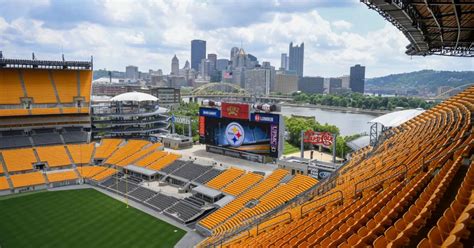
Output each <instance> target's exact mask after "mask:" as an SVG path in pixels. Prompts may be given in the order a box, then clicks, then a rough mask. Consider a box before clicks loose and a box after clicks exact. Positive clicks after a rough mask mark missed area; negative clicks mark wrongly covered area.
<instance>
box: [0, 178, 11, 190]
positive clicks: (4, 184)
mask: <svg viewBox="0 0 474 248" xmlns="http://www.w3.org/2000/svg"><path fill="white" fill-rule="evenodd" d="M8 189H10V185H9V184H8V181H7V177H0V191H1V190H8Z"/></svg>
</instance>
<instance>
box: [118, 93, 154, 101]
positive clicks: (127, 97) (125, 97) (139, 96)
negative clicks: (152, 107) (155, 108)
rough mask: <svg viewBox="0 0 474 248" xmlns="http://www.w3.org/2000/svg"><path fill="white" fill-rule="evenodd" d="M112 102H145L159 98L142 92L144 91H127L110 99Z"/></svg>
mask: <svg viewBox="0 0 474 248" xmlns="http://www.w3.org/2000/svg"><path fill="white" fill-rule="evenodd" d="M110 101H112V102H126V101H130V102H143V101H153V102H155V101H158V98H157V97H155V96H152V95H150V94H146V93H142V92H136V91H134V92H127V93H123V94H120V95H117V96H114V97H112V98H111V99H110Z"/></svg>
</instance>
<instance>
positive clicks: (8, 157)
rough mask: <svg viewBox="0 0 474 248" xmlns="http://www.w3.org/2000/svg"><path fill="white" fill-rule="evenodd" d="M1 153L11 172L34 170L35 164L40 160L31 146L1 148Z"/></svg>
mask: <svg viewBox="0 0 474 248" xmlns="http://www.w3.org/2000/svg"><path fill="white" fill-rule="evenodd" d="M0 153H1V154H2V156H3V161H5V165H6V167H7V170H8V171H9V172H16V171H29V170H32V169H33V164H34V163H36V162H38V161H37V159H36V156H35V154H34V151H33V149H31V148H22V149H12V150H1V151H0Z"/></svg>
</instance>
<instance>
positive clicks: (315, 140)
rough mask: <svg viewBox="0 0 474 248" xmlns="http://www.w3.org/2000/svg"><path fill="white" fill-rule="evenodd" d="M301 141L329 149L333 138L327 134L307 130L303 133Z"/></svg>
mask: <svg viewBox="0 0 474 248" xmlns="http://www.w3.org/2000/svg"><path fill="white" fill-rule="evenodd" d="M303 141H304V142H305V143H311V144H313V145H322V146H324V147H330V146H332V143H333V142H334V136H333V135H332V134H331V133H329V132H315V131H313V130H308V131H306V132H305V133H304V136H303Z"/></svg>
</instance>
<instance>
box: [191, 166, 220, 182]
mask: <svg viewBox="0 0 474 248" xmlns="http://www.w3.org/2000/svg"><path fill="white" fill-rule="evenodd" d="M222 172H224V171H223V170H218V169H214V168H212V169H210V170H208V171H207V172H206V173H204V174H202V175H201V176H199V177H198V178H196V179H194V182H196V183H200V184H206V183H207V182H209V181H210V180H212V179H213V178H215V177H217V176H219V175H220V174H221V173H222Z"/></svg>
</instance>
